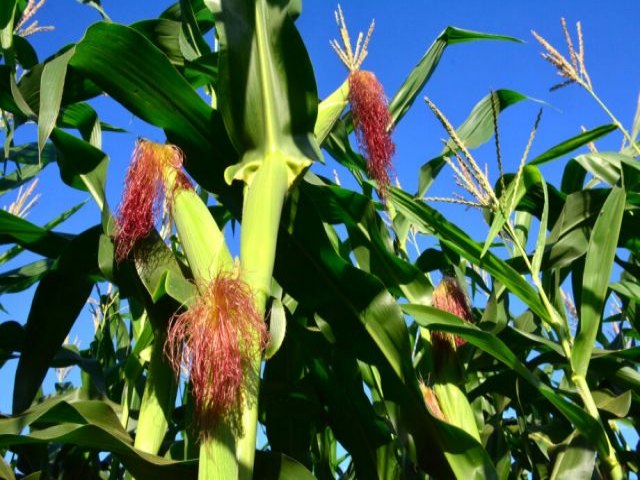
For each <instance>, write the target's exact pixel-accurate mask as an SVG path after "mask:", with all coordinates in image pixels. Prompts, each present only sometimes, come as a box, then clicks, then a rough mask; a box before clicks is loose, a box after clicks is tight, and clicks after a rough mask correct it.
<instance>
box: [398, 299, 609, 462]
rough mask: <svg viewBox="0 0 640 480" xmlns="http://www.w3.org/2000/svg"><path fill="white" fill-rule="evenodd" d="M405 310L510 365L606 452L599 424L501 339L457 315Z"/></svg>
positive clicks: (418, 308) (424, 323) (426, 324)
mask: <svg viewBox="0 0 640 480" xmlns="http://www.w3.org/2000/svg"><path fill="white" fill-rule="evenodd" d="M402 309H403V311H404V312H405V313H407V314H409V315H411V316H412V317H413V319H414V320H415V321H416V323H418V324H419V325H421V326H423V327H427V328H429V329H434V330H442V331H445V332H449V333H454V334H456V335H459V336H460V337H462V338H463V339H465V340H466V341H467V342H469V343H471V344H472V345H474V346H476V347H477V348H479V349H480V350H482V351H484V352H486V353H488V354H489V355H491V356H492V357H494V358H496V359H497V360H499V361H500V362H502V363H504V364H505V365H507V366H508V367H509V368H511V369H512V370H513V371H514V372H515V373H517V374H518V375H520V376H521V377H522V378H523V379H524V380H526V381H527V382H528V383H529V384H531V385H532V386H533V387H534V388H535V389H536V390H538V391H539V392H540V393H541V394H542V395H543V396H544V397H545V398H546V399H547V400H549V402H550V403H551V404H552V405H553V406H555V407H556V408H557V409H558V411H559V412H560V413H562V415H564V416H565V417H566V418H567V420H569V421H570V422H571V423H573V424H574V425H575V426H576V428H578V430H579V431H580V432H582V433H583V434H584V435H585V437H586V438H589V439H591V440H592V441H593V443H594V445H595V446H598V447H600V448H601V449H602V450H600V451H606V448H607V443H606V437H605V435H606V434H605V432H604V430H603V428H602V426H601V425H600V424H599V423H598V421H597V420H595V419H593V418H592V417H591V416H589V415H588V414H587V413H586V412H585V411H584V410H582V409H581V408H580V407H578V406H577V405H575V404H573V403H569V402H568V401H567V400H565V399H564V398H562V397H561V396H559V395H558V394H557V393H556V392H555V391H554V390H553V389H552V388H551V387H550V386H549V385H547V384H545V383H542V381H541V380H540V379H539V378H538V377H537V376H536V375H534V374H533V373H531V372H530V371H529V370H528V369H527V367H525V366H524V365H523V364H522V363H521V362H520V360H518V357H516V355H515V354H514V353H513V352H512V351H511V350H510V349H509V347H508V346H507V345H506V344H505V343H504V342H503V341H502V340H500V339H499V338H498V337H496V336H495V335H493V334H491V333H489V332H484V331H482V330H480V329H479V328H478V327H476V326H475V325H472V324H470V323H468V322H465V321H463V320H462V319H460V318H458V317H457V316H455V315H452V314H450V313H447V312H445V311H443V310H439V309H437V308H434V307H427V306H424V305H403V306H402Z"/></svg>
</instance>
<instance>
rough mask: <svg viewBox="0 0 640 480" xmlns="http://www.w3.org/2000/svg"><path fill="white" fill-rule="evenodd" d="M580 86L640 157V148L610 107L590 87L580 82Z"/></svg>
mask: <svg viewBox="0 0 640 480" xmlns="http://www.w3.org/2000/svg"><path fill="white" fill-rule="evenodd" d="M580 85H581V86H582V87H583V88H584V89H586V90H587V92H589V94H590V95H591V97H592V98H593V99H594V100H595V101H596V103H597V104H598V105H600V108H602V110H604V112H605V113H606V114H607V115H608V116H609V118H611V121H613V123H614V125H615V126H616V127H618V130H620V131H621V132H622V135H624V138H625V139H626V140H627V142H629V146H631V147H633V149H634V150H635V151H636V154H637V155H640V147H638V145H636V142H634V141H633V139H632V138H631V135H629V132H627V130H626V129H625V128H624V127H623V126H622V123H620V121H618V119H617V118H616V116H615V115H614V114H613V112H612V111H611V110H609V107H607V106H606V105H605V103H604V102H603V101H602V100H601V99H600V97H599V96H598V95H597V94H596V92H595V91H594V90H593V89H592V88H589V86H588V85H586V84H585V83H583V82H580Z"/></svg>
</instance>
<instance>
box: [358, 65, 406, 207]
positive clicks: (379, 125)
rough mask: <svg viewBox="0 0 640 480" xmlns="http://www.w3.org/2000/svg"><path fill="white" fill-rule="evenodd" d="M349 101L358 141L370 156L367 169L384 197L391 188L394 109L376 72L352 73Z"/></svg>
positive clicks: (381, 196) (383, 198) (393, 149)
mask: <svg viewBox="0 0 640 480" xmlns="http://www.w3.org/2000/svg"><path fill="white" fill-rule="evenodd" d="M349 103H350V105H351V113H352V115H353V124H354V127H355V130H356V137H357V138H358V145H359V146H360V149H361V150H362V151H363V152H364V154H365V158H366V159H367V171H368V173H369V176H371V177H372V178H373V179H375V181H376V182H377V184H378V194H379V195H380V198H382V200H383V201H384V200H385V199H386V196H387V193H388V191H389V184H390V181H391V179H390V176H391V173H392V169H393V164H392V161H391V159H392V157H393V154H394V153H395V145H394V143H393V140H392V139H391V135H390V132H389V131H388V128H389V126H390V125H391V113H390V112H389V106H388V104H387V100H386V96H385V94H384V89H383V88H382V85H381V84H380V82H379V81H378V79H377V78H376V76H375V75H374V74H373V73H372V72H368V71H363V70H353V71H351V73H350V74H349Z"/></svg>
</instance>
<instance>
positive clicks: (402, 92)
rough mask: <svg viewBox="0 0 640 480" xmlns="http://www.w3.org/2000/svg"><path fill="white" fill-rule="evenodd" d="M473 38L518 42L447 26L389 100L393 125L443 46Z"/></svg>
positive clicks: (427, 78)
mask: <svg viewBox="0 0 640 480" xmlns="http://www.w3.org/2000/svg"><path fill="white" fill-rule="evenodd" d="M474 40H507V41H510V42H519V41H520V40H518V39H517V38H514V37H509V36H506V35H494V34H491V33H481V32H474V31H471V30H463V29H461V28H456V27H447V28H446V29H445V30H444V31H443V32H442V33H441V34H440V35H438V38H436V39H435V41H434V42H433V44H432V45H431V46H430V47H429V49H428V50H427V52H426V53H425V54H424V56H423V57H422V58H421V59H420V61H419V62H418V64H417V65H416V66H415V67H414V69H413V70H412V71H411V73H409V75H408V76H407V78H406V80H405V81H404V82H403V84H402V85H401V86H400V88H399V89H398V91H397V92H396V94H395V95H394V96H393V98H392V99H391V101H390V102H389V110H390V112H391V118H392V123H393V125H396V124H397V123H398V122H399V121H400V119H401V118H402V117H403V116H404V115H405V113H407V111H408V110H409V108H410V107H411V105H412V104H413V102H414V101H415V99H416V97H417V96H418V95H419V94H420V91H421V90H422V88H423V87H424V86H425V84H426V83H427V82H428V81H429V78H431V74H433V72H434V70H435V69H436V67H437V66H438V63H439V62H440V58H441V57H442V54H443V53H444V50H445V48H447V46H449V45H455V44H456V43H463V42H470V41H474Z"/></svg>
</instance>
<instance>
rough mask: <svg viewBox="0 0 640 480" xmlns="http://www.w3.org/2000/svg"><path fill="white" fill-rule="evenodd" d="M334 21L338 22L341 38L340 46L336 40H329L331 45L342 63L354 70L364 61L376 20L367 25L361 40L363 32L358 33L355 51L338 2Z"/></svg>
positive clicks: (351, 70)
mask: <svg viewBox="0 0 640 480" xmlns="http://www.w3.org/2000/svg"><path fill="white" fill-rule="evenodd" d="M335 17H336V23H337V24H338V29H339V31H340V38H341V39H342V46H341V44H340V42H339V41H338V40H335V39H334V40H332V41H331V42H330V44H331V47H332V48H333V50H334V51H335V52H336V54H337V55H338V57H339V58H340V60H341V61H342V63H344V64H345V66H346V67H347V68H348V69H349V71H350V72H354V71H356V70H359V69H360V65H362V62H364V59H365V58H366V57H367V53H368V51H367V47H368V46H369V40H370V39H371V34H372V33H373V28H374V27H375V24H376V21H375V20H371V25H370V26H369V31H368V32H367V36H366V37H364V42H363V34H362V32H360V33H358V39H357V41H356V49H355V51H354V50H353V49H352V48H351V38H350V37H349V29H348V28H347V23H346V22H345V20H344V14H343V13H342V8H340V5H339V4H338V10H337V11H336V12H335Z"/></svg>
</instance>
